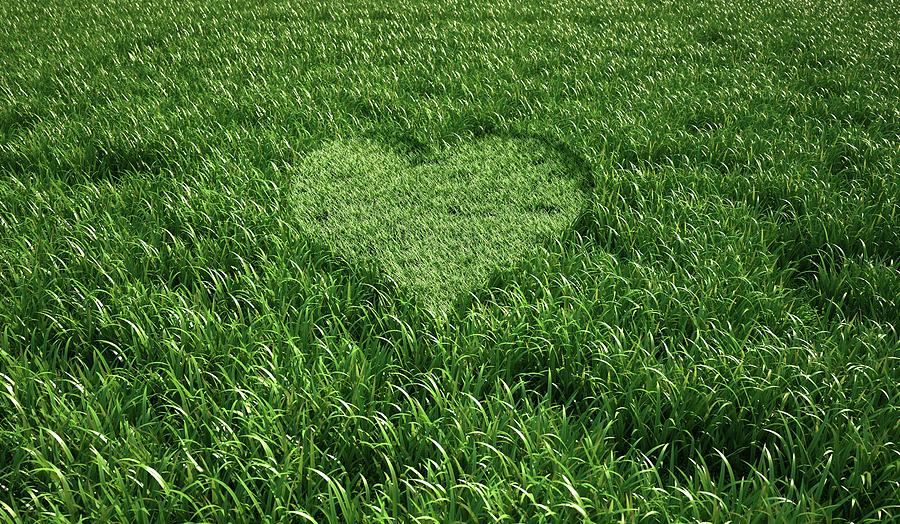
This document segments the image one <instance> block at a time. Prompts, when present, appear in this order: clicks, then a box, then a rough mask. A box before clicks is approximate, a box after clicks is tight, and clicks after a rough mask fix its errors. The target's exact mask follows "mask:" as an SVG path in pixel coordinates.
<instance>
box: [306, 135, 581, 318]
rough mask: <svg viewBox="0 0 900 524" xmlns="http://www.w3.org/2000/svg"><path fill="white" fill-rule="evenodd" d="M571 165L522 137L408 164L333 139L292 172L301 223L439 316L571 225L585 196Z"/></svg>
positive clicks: (379, 148) (368, 145)
mask: <svg viewBox="0 0 900 524" xmlns="http://www.w3.org/2000/svg"><path fill="white" fill-rule="evenodd" d="M569 165H570V163H569V162H567V159H566V158H565V157H564V155H563V154H562V153H561V152H560V151H557V150H556V149H555V148H553V147H550V146H548V145H546V144H545V143H543V141H541V140H537V139H531V138H528V139H523V138H505V137H487V138H483V139H479V140H474V141H471V142H467V143H464V144H463V145H460V146H457V147H454V148H452V149H447V150H444V151H440V152H437V153H434V154H431V155H429V156H427V157H425V158H424V159H423V158H419V159H417V160H415V161H414V159H413V157H412V156H410V155H404V154H401V153H398V152H396V151H394V150H392V149H391V148H389V147H387V146H385V145H382V144H379V143H377V142H373V141H369V140H363V139H353V140H338V141H334V142H330V143H328V144H326V145H325V146H323V147H322V148H320V149H317V150H315V151H313V152H312V153H310V154H308V155H307V156H306V157H304V159H303V161H302V162H301V163H300V165H298V166H297V171H296V173H295V176H296V186H295V191H294V194H295V200H296V204H297V216H298V218H299V227H300V229H301V230H302V231H303V232H305V233H306V234H309V235H311V236H312V237H313V238H316V239H318V240H320V241H323V242H324V243H325V244H326V245H327V246H328V247H329V248H330V249H331V250H333V251H334V252H335V253H336V254H337V255H339V256H341V257H343V258H345V259H346V260H348V261H351V262H353V263H363V264H367V265H370V267H375V268H376V269H378V270H380V271H381V272H383V273H385V274H386V275H388V276H389V277H390V278H391V279H393V280H394V281H395V282H396V283H397V284H398V286H399V287H400V288H402V289H403V290H404V291H406V292H409V293H412V294H414V295H415V296H416V297H417V299H418V300H419V303H420V304H422V305H424V306H425V307H427V308H428V309H430V310H431V311H432V312H435V313H441V312H445V311H446V310H447V309H448V308H449V306H450V305H451V304H453V302H454V301H455V300H456V299H458V298H459V297H460V295H461V294H464V293H467V292H470V291H472V290H473V289H474V288H475V287H476V286H479V285H483V284H484V283H485V282H486V280H487V278H488V277H489V275H490V274H491V273H492V272H494V271H496V270H499V269H503V268H506V267H510V266H513V265H515V264H516V263H518V262H521V261H522V260H523V259H525V258H526V257H528V256H529V255H531V254H533V253H536V252H537V251H538V250H539V249H540V246H541V244H542V243H543V242H545V241H547V239H548V238H550V237H552V236H553V235H557V234H559V233H561V232H563V231H564V230H565V229H566V228H567V227H569V226H570V225H571V224H572V222H573V221H574V219H575V218H576V215H577V214H578V213H579V211H580V210H581V209H582V206H583V204H584V201H585V194H584V191H583V187H582V182H583V181H582V180H579V179H578V176H576V175H575V174H573V173H571V171H572V170H571V169H570V168H568V167H567V166H569Z"/></svg>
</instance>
